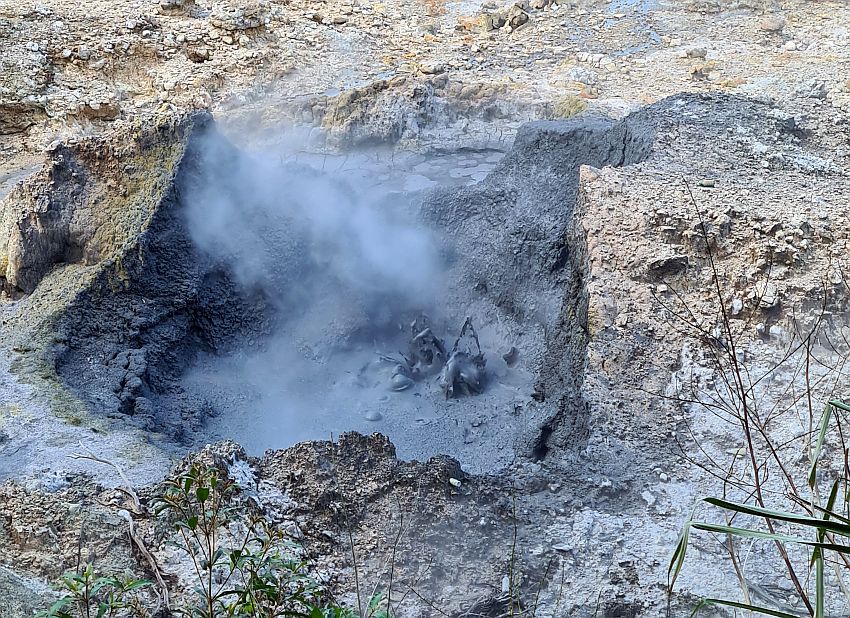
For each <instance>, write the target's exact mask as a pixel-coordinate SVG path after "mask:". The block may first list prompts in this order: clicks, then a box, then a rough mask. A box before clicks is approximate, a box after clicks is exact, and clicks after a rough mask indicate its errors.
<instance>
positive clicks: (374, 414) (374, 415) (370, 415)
mask: <svg viewBox="0 0 850 618" xmlns="http://www.w3.org/2000/svg"><path fill="white" fill-rule="evenodd" d="M363 418H365V419H366V420H367V421H379V420H381V419H382V418H384V417H383V415H382V414H381V413H380V412H378V411H377V410H369V411H368V412H366V414H364V415H363Z"/></svg>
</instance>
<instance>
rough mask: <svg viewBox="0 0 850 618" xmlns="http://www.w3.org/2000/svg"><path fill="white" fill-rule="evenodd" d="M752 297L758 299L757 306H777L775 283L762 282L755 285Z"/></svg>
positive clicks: (766, 307)
mask: <svg viewBox="0 0 850 618" xmlns="http://www.w3.org/2000/svg"><path fill="white" fill-rule="evenodd" d="M754 297H755V298H757V299H758V302H759V307H762V308H763V309H773V308H775V307H778V306H779V303H780V299H779V290H778V288H777V287H776V284H775V283H766V284H765V283H762V284H758V285H756V288H755V290H754Z"/></svg>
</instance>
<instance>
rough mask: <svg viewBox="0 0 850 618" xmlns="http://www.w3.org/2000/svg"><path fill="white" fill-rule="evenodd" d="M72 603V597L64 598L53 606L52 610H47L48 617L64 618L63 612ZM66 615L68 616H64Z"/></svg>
mask: <svg viewBox="0 0 850 618" xmlns="http://www.w3.org/2000/svg"><path fill="white" fill-rule="evenodd" d="M70 602H71V597H62V598H61V599H59V600H58V601H56V602H55V603H54V604H53V605H51V606H50V609H48V610H47V615H48V616H56V618H61V616H63V612H62V610H63V609H64V608H65V606H66V605H68V603H70ZM64 615H67V614H64Z"/></svg>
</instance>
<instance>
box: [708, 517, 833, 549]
mask: <svg viewBox="0 0 850 618" xmlns="http://www.w3.org/2000/svg"><path fill="white" fill-rule="evenodd" d="M691 527H692V528H696V529H697V530H705V531H707V532H719V533H721V534H731V535H733V536H739V537H746V538H751V539H765V540H768V541H779V542H780V543H797V544H798V545H806V546H808V547H814V548H816V550H829V551H834V552H838V553H840V554H850V546H848V545H838V544H835V543H824V542H822V541H809V540H806V539H804V538H801V537H797V536H787V535H784V534H774V533H772V532H762V531H761V530H751V529H749V528H736V527H734V526H724V525H722V524H709V523H705V522H701V521H700V522H693V523H692V524H691Z"/></svg>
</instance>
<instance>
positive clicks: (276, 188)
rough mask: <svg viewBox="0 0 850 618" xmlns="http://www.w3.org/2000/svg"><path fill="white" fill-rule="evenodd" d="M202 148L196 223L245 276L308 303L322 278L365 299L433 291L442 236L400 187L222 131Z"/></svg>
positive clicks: (209, 245)
mask: <svg viewBox="0 0 850 618" xmlns="http://www.w3.org/2000/svg"><path fill="white" fill-rule="evenodd" d="M201 152H202V155H201V157H202V164H201V167H200V175H199V176H198V177H196V178H195V181H194V182H193V183H191V185H190V187H189V191H188V193H187V195H186V196H185V197H184V199H185V201H186V204H187V206H188V208H187V214H188V218H189V224H190V229H191V230H192V234H193V236H194V240H195V242H196V244H197V245H198V247H200V248H201V249H203V250H204V251H206V252H207V253H208V254H210V255H212V256H214V257H217V258H219V259H222V260H226V261H228V263H229V266H230V268H231V269H232V271H233V272H234V273H235V274H236V276H237V278H238V279H239V281H240V282H241V283H242V284H243V285H245V286H252V287H259V288H262V289H264V290H265V291H266V292H268V293H269V295H270V296H271V297H272V298H277V299H278V300H280V301H281V302H283V303H284V304H286V303H287V302H293V299H294V297H293V292H295V291H299V290H300V291H301V292H302V294H301V297H300V300H299V301H298V302H301V303H309V302H310V298H308V297H309V296H315V295H316V294H318V293H320V288H323V287H325V288H326V287H327V286H340V285H341V286H343V287H344V288H345V289H346V290H347V291H348V292H349V293H351V294H354V295H355V296H357V297H358V298H359V299H360V300H361V301H363V302H368V301H369V300H370V299H371V300H376V299H378V298H381V299H386V298H395V299H398V300H404V301H407V302H417V301H418V302H422V300H423V299H425V298H427V297H429V296H431V295H432V294H433V292H434V283H435V281H436V280H437V277H438V274H439V272H440V266H439V257H438V253H437V251H436V245H435V242H434V238H433V237H432V236H431V234H430V233H429V232H427V231H425V230H424V229H422V228H421V227H418V226H416V225H415V222H414V221H412V216H411V215H409V212H408V211H409V209H407V208H404V207H399V206H400V205H399V202H400V201H402V200H403V198H402V197H400V196H399V195H396V196H392V197H391V196H388V195H387V194H386V193H381V192H379V191H377V190H376V189H375V187H374V186H372V187H369V186H365V185H364V183H362V182H360V183H357V182H356V181H355V180H354V179H353V178H352V177H351V175H349V177H345V176H344V175H334V174H330V173H323V172H321V171H317V170H314V169H311V168H310V167H307V166H305V165H299V164H293V163H286V162H285V161H286V160H287V159H288V158H290V155H291V154H292V153H290V152H275V153H240V152H236V151H234V150H233V149H232V148H231V147H230V146H229V145H228V144H227V143H225V142H224V141H223V140H221V139H220V138H217V137H209V138H207V139H206V140H205V143H204V144H203V148H202V151H201ZM393 201H394V202H395V203H392V202H393ZM405 212H408V216H407V218H405ZM305 294H306V296H305Z"/></svg>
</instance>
